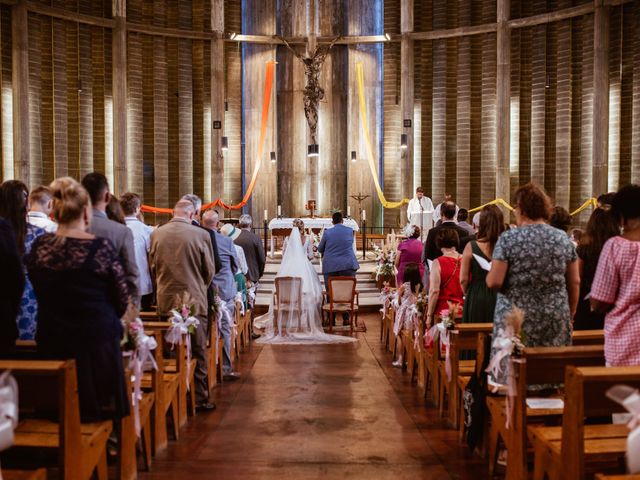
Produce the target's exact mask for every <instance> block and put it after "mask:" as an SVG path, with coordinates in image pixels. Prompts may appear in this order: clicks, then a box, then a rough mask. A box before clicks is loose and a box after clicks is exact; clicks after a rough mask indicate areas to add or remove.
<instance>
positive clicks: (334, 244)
mask: <svg viewBox="0 0 640 480" xmlns="http://www.w3.org/2000/svg"><path fill="white" fill-rule="evenodd" d="M318 251H319V252H320V253H321V254H322V273H331V272H339V271H341V270H358V269H359V268H360V265H359V264H358V261H357V260H356V254H355V252H354V251H353V230H352V229H351V228H349V227H345V226H344V225H342V224H341V223H339V224H337V225H334V226H333V228H328V229H326V230H325V231H324V234H323V235H322V240H320V245H318Z"/></svg>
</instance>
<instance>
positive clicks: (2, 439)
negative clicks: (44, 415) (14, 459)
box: [0, 370, 18, 451]
mask: <svg viewBox="0 0 640 480" xmlns="http://www.w3.org/2000/svg"><path fill="white" fill-rule="evenodd" d="M17 426H18V382H16V379H15V378H13V376H12V375H11V371H10V370H5V371H4V372H2V374H0V451H2V450H6V449H7V448H9V447H10V446H12V445H13V431H14V430H15V428H16V427H17Z"/></svg>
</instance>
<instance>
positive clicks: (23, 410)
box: [0, 360, 112, 480]
mask: <svg viewBox="0 0 640 480" xmlns="http://www.w3.org/2000/svg"><path fill="white" fill-rule="evenodd" d="M2 370H11V371H12V375H13V376H14V377H15V378H16V381H17V382H18V388H19V389H20V395H19V409H20V421H19V423H18V426H17V428H16V430H15V447H13V448H19V449H34V450H35V449H38V450H39V449H43V448H44V449H52V450H58V451H59V455H58V458H59V468H60V469H61V472H62V475H63V477H64V478H65V480H86V479H88V478H90V477H91V476H92V475H93V473H94V471H95V472H96V473H97V477H98V479H99V480H107V455H106V445H107V439H108V438H109V435H110V434H111V431H112V422H110V421H103V422H95V423H82V424H81V423H80V406H79V405H80V400H79V398H78V381H77V374H76V364H75V360H0V371H2ZM42 392H48V393H49V394H48V395H43V394H42ZM42 413H46V414H47V417H48V416H50V415H54V418H55V416H57V418H58V421H57V422H56V421H53V420H43V419H41V417H42ZM11 452H12V449H9V450H8V451H6V452H4V453H3V456H5V455H6V456H9V457H10V456H11Z"/></svg>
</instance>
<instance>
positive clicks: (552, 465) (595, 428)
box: [528, 366, 640, 480]
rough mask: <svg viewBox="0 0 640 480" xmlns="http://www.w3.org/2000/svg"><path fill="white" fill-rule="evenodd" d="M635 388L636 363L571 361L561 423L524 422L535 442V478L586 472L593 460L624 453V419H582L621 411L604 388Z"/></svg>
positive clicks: (638, 379)
mask: <svg viewBox="0 0 640 480" xmlns="http://www.w3.org/2000/svg"><path fill="white" fill-rule="evenodd" d="M618 384H624V385H629V386H631V387H634V388H640V366H635V367H604V366H601V367H590V368H585V367H574V366H569V367H567V369H566V373H565V381H564V385H565V407H564V412H563V415H562V427H545V426H529V427H528V431H529V437H530V438H531V441H532V443H533V444H534V449H535V462H534V479H543V478H544V475H545V474H547V475H548V478H549V479H550V480H556V479H561V478H572V479H574V478H575V479H582V478H585V471H586V467H587V466H589V464H593V463H602V462H619V461H621V460H622V459H623V458H624V455H625V451H626V442H627V436H628V435H629V429H628V428H627V426H626V424H611V423H608V424H600V425H585V424H584V419H585V418H586V417H603V416H609V415H611V414H612V413H620V412H626V410H625V409H624V407H622V406H620V405H618V404H617V403H615V402H613V401H611V400H609V399H608V398H607V397H606V395H605V393H606V391H607V390H608V389H609V388H610V387H613V386H614V385H618Z"/></svg>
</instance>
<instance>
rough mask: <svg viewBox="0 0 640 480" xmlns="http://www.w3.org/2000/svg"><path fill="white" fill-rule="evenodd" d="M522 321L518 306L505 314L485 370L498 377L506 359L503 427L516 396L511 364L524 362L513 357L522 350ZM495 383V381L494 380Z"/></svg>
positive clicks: (508, 417) (508, 424) (519, 354)
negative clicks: (505, 396)
mask: <svg viewBox="0 0 640 480" xmlns="http://www.w3.org/2000/svg"><path fill="white" fill-rule="evenodd" d="M523 322H524V312H523V311H522V310H521V309H519V308H518V307H513V309H512V310H511V311H510V312H509V313H507V314H506V315H505V328H500V329H498V333H497V335H496V337H495V338H494V340H493V345H492V347H493V349H494V352H493V355H492V357H491V361H490V362H489V366H488V367H487V369H486V370H485V371H486V372H488V373H489V374H490V375H491V376H492V377H493V378H494V379H497V378H499V376H500V375H501V374H502V373H503V367H502V362H503V360H505V359H506V360H507V361H506V367H505V370H504V373H505V375H506V379H507V383H506V385H505V386H506V389H507V398H506V420H505V427H506V428H509V427H510V426H511V422H512V419H513V406H514V401H513V399H514V397H515V396H516V394H517V392H516V382H515V368H514V366H513V364H514V363H515V362H524V360H523V359H520V358H514V357H520V356H521V355H522V352H523V351H524V344H523V343H522V339H521V336H520V332H521V329H522V323H523ZM494 383H495V382H494Z"/></svg>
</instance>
